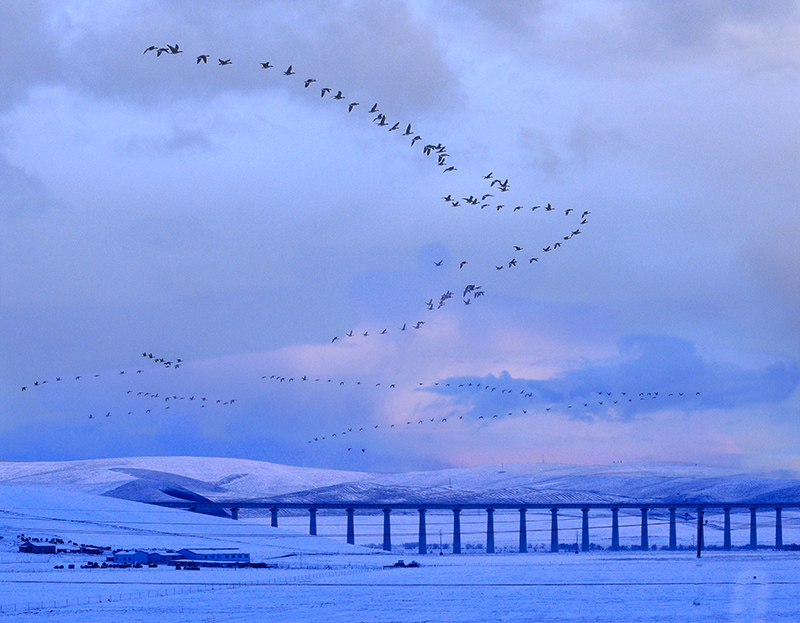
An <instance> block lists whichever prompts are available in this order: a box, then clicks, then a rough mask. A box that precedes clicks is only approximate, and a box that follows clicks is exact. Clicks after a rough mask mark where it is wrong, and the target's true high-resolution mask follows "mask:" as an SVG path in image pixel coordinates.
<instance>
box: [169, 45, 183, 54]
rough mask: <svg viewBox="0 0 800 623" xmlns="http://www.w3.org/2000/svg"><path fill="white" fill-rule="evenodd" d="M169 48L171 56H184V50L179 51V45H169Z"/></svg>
mask: <svg viewBox="0 0 800 623" xmlns="http://www.w3.org/2000/svg"><path fill="white" fill-rule="evenodd" d="M167 47H168V48H169V53H170V54H183V50H179V49H178V44H177V43H176V44H175V45H170V44H169V43H168V44H167Z"/></svg>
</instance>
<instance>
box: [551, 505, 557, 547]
mask: <svg viewBox="0 0 800 623" xmlns="http://www.w3.org/2000/svg"><path fill="white" fill-rule="evenodd" d="M550 551H551V552H557V551H558V509H557V508H551V509H550Z"/></svg>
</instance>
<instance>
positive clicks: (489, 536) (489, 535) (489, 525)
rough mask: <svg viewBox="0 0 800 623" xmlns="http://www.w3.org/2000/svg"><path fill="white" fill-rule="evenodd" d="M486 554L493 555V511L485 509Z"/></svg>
mask: <svg viewBox="0 0 800 623" xmlns="http://www.w3.org/2000/svg"><path fill="white" fill-rule="evenodd" d="M486 553H487V554H494V509H493V508H487V509H486Z"/></svg>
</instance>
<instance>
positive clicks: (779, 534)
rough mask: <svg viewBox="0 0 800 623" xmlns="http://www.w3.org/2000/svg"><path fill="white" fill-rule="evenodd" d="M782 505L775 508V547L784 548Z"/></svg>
mask: <svg viewBox="0 0 800 623" xmlns="http://www.w3.org/2000/svg"><path fill="white" fill-rule="evenodd" d="M781 511H782V509H781V507H780V506H779V507H778V508H776V509H775V549H783V521H782V520H781Z"/></svg>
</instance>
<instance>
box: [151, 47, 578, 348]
mask: <svg viewBox="0 0 800 623" xmlns="http://www.w3.org/2000/svg"><path fill="white" fill-rule="evenodd" d="M148 52H155V53H156V56H157V57H160V56H162V55H166V56H175V55H178V54H183V53H184V51H183V50H181V49H180V46H179V45H178V44H177V43H176V44H174V45H171V44H168V45H166V46H158V45H151V46H149V47H148V48H146V49H145V50H144V54H147V53H148ZM212 58H213V57H212V56H211V55H210V54H205V53H204V54H199V55H197V56H195V59H196V61H195V64H196V65H201V64H202V65H208V63H209V59H212ZM217 61H218V63H217V67H224V66H230V65H232V64H233V60H232V59H231V58H219V57H218V58H217ZM212 64H213V62H212ZM252 67H253V68H254V69H258V68H260V70H274V73H276V74H278V75H281V74H282V75H283V76H284V77H286V78H289V79H291V80H295V81H297V84H298V87H299V85H300V84H301V83H302V88H303V89H305V90H309V92H316V91H315V90H314V89H319V97H320V98H322V99H326V98H327V99H329V100H330V101H332V102H341V105H342V107H343V109H344V107H346V109H347V113H353V112H354V111H356V110H363V111H364V112H366V114H367V115H369V117H368V118H369V119H371V122H372V124H373V125H374V126H375V127H377V128H380V129H383V130H385V131H387V132H389V133H392V132H397V135H398V136H400V137H405V138H406V139H407V140H408V141H409V143H410V145H411V147H414V146H415V145H418V146H419V149H420V150H421V152H422V154H423V155H424V156H426V157H427V158H428V159H430V160H431V161H433V162H434V163H435V164H436V166H438V167H439V168H440V169H441V171H442V173H450V172H454V171H457V170H458V169H457V168H456V166H455V165H454V164H453V163H452V160H451V158H452V156H451V155H450V153H449V151H448V149H447V147H446V145H444V144H442V142H441V141H439V140H437V141H435V142H434V141H425V140H423V138H422V136H421V135H420V134H418V133H417V132H416V131H414V130H413V129H412V123H410V122H408V120H403V121H401V120H395V119H391V120H390V119H387V117H386V114H385V113H384V112H381V106H380V105H379V103H378V102H375V103H373V104H372V105H371V106H369V105H368V104H367V105H363V106H362V104H361V102H358V101H355V100H354V99H352V98H349V97H347V96H345V95H344V93H343V91H342V90H341V89H337V88H335V87H330V86H320V83H319V82H318V81H317V79H316V78H314V77H305V78H303V77H297V76H298V71H297V69H295V65H294V63H291V64H288V66H287V67H286V69H285V70H283V69H281V68H279V67H276V65H275V64H273V63H272V62H270V61H269V60H267V61H257V62H256V61H253V62H252ZM292 77H294V78H292ZM312 85H315V86H314V89H312ZM359 107H361V108H359ZM481 177H482V179H481V180H480V181H481V182H483V183H484V185H483V186H482V187H481V188H480V189H478V187H477V186H476V187H475V188H474V189H473V192H472V193H470V194H466V193H455V192H452V193H448V194H447V195H445V196H443V197H442V200H443V201H444V202H445V203H446V204H448V205H450V206H452V207H455V208H458V207H476V208H478V209H480V210H486V211H487V212H495V213H497V212H500V211H501V210H505V211H506V212H511V213H517V212H519V213H520V214H523V213H531V214H532V213H535V212H536V211H537V210H541V212H542V213H547V212H555V213H559V212H562V211H563V214H564V216H565V217H570V215H571V214H573V213H574V216H573V217H572V218H573V219H576V221H577V222H575V223H573V224H571V225H570V226H569V227H568V229H566V230H565V231H564V234H563V235H560V236H558V237H556V238H554V239H553V240H551V241H549V242H548V243H546V244H545V245H544V246H541V245H538V244H536V245H534V244H533V243H531V244H527V243H522V242H521V241H519V240H517V241H515V242H516V243H515V244H512V245H509V248H510V249H513V251H510V252H509V255H510V257H509V256H507V257H505V258H503V260H502V261H500V262H494V264H493V265H494V270H495V271H501V270H511V269H515V268H517V267H520V266H525V265H527V266H529V267H531V266H535V265H537V264H538V262H539V261H540V258H541V259H543V258H544V254H548V253H551V252H555V251H557V250H558V249H560V248H561V247H562V246H563V245H564V244H566V243H568V242H569V241H571V240H573V239H574V238H575V237H576V236H578V235H580V234H581V233H582V232H581V229H580V228H581V227H582V226H585V225H587V223H588V216H589V215H590V214H591V212H590V211H589V210H583V211H582V212H579V211H576V210H574V209H573V208H566V209H564V210H558V209H556V208H554V207H553V206H552V205H551V204H550V203H547V204H533V203H531V202H525V203H522V202H507V201H504V200H502V202H501V200H500V199H499V198H500V197H505V196H508V195H506V194H505V193H508V192H509V191H510V190H511V184H510V182H509V180H508V178H505V179H504V178H503V176H497V175H495V174H494V172H493V171H490V172H489V173H487V174H485V175H482V176H481ZM465 195H466V196H465ZM514 231H515V232H517V231H519V224H518V223H516V224H515V225H514ZM515 235H518V234H515ZM523 252H524V253H523ZM434 264H435V265H436V266H443V265H444V260H440V261H437V262H434ZM457 264H458V268H459V271H462V270H463V269H464V268H465V267H467V268H468V269H469V268H474V267H473V266H472V261H471V260H469V259H461V260H459V261H458V262H457ZM462 290H463V291H464V296H462V297H461V303H462V304H463V305H472V304H473V303H474V302H475V300H476V299H478V298H480V297H482V296H484V295H485V293H486V291H485V290H484V289H481V287H480V286H476V285H474V284H473V285H467V286H466V287H463V286H462V287H458V288H453V289H448V290H447V291H446V292H444V293H440V294H438V295H436V296H434V297H427V298H428V301H427V302H426V303H425V307H426V308H427V309H428V310H429V311H433V310H438V309H441V308H442V307H444V306H445V304H446V303H448V302H449V301H450V300H453V301H454V300H455V292H454V291H462ZM424 324H425V322H424V321H420V320H415V321H409V322H406V323H403V325H402V327H401V330H406V329H408V328H411V327H413V328H415V329H419V328H421V327H422V326H424ZM388 331H389V329H388V328H386V327H383V328H381V329H377V330H373V331H372V332H369V331H367V332H363V331H362V332H357V331H355V330H354V329H351V330H349V331H346V332H343V333H341V334H339V335H335V336H333V338H332V340H331V342H337V341H338V340H340V339H343V338H348V337H356V336H359V335H360V336H362V337H369V336H370V335H385V334H386V333H387V332H388Z"/></svg>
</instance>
